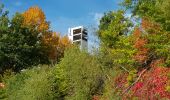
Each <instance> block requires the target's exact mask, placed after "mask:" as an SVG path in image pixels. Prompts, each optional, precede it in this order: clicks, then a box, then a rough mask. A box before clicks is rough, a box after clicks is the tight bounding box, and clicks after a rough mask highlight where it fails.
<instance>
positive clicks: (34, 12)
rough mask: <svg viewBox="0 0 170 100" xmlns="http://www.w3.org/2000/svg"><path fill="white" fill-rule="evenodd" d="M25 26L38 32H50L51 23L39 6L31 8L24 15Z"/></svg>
mask: <svg viewBox="0 0 170 100" xmlns="http://www.w3.org/2000/svg"><path fill="white" fill-rule="evenodd" d="M22 15H23V17H24V19H23V26H26V27H29V28H33V29H35V30H37V31H38V32H44V31H48V30H49V22H47V21H46V17H45V14H44V12H43V11H42V10H41V9H40V8H39V7H37V6H34V7H30V8H29V9H28V10H27V11H25V12H24V13H23V14H22Z"/></svg>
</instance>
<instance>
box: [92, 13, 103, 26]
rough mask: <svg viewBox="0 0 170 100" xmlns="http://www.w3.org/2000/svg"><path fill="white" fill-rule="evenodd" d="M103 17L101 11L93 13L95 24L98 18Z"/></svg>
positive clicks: (97, 22) (98, 22) (98, 20)
mask: <svg viewBox="0 0 170 100" xmlns="http://www.w3.org/2000/svg"><path fill="white" fill-rule="evenodd" d="M102 17H103V13H94V20H95V21H96V24H97V25H99V24H100V19H101V18H102Z"/></svg>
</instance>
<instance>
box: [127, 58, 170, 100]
mask: <svg viewBox="0 0 170 100" xmlns="http://www.w3.org/2000/svg"><path fill="white" fill-rule="evenodd" d="M160 62H162V60H156V61H153V62H152V63H151V65H150V66H151V69H150V70H149V71H147V72H146V73H145V74H144V75H143V76H142V77H141V78H140V80H139V81H138V82H137V83H136V84H135V85H134V86H132V88H131V89H130V92H129V94H127V95H126V96H127V97H129V98H134V97H137V98H138V99H139V100H158V99H160V98H167V99H170V92H168V91H167V90H166V87H167V86H168V84H169V83H168V73H170V68H165V67H159V66H156V65H159V64H160ZM139 74H140V73H139Z"/></svg>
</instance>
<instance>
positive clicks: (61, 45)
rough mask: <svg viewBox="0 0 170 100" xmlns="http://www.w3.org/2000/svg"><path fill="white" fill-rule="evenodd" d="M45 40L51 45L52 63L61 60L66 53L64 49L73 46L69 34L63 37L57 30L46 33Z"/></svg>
mask: <svg viewBox="0 0 170 100" xmlns="http://www.w3.org/2000/svg"><path fill="white" fill-rule="evenodd" d="M43 42H44V44H46V45H48V47H49V59H50V60H51V61H52V63H55V62H56V61H59V59H60V58H61V57H63V55H64V50H65V49H66V48H68V47H70V46H71V42H70V41H69V39H68V37H67V36H64V37H61V36H60V35H59V34H58V33H56V32H51V34H50V33H47V34H46V35H44V36H43Z"/></svg>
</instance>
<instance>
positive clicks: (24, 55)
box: [0, 13, 49, 73]
mask: <svg viewBox="0 0 170 100" xmlns="http://www.w3.org/2000/svg"><path fill="white" fill-rule="evenodd" d="M22 23H23V17H22V15H21V14H19V13H16V14H15V16H14V17H13V18H12V20H11V22H10V26H9V27H8V30H7V32H6V33H5V34H3V36H2V37H0V46H1V47H0V52H1V56H0V57H1V59H0V66H1V73H2V71H4V70H6V69H13V70H14V71H17V72H18V71H20V70H21V69H23V68H27V67H31V66H33V65H37V64H48V63H49V60H48V56H47V51H46V50H47V49H46V47H45V45H43V44H42V42H41V41H40V40H41V38H39V37H38V36H39V33H38V32H37V31H36V30H30V29H29V28H26V27H23V26H22ZM8 24H9V23H8Z"/></svg>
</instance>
